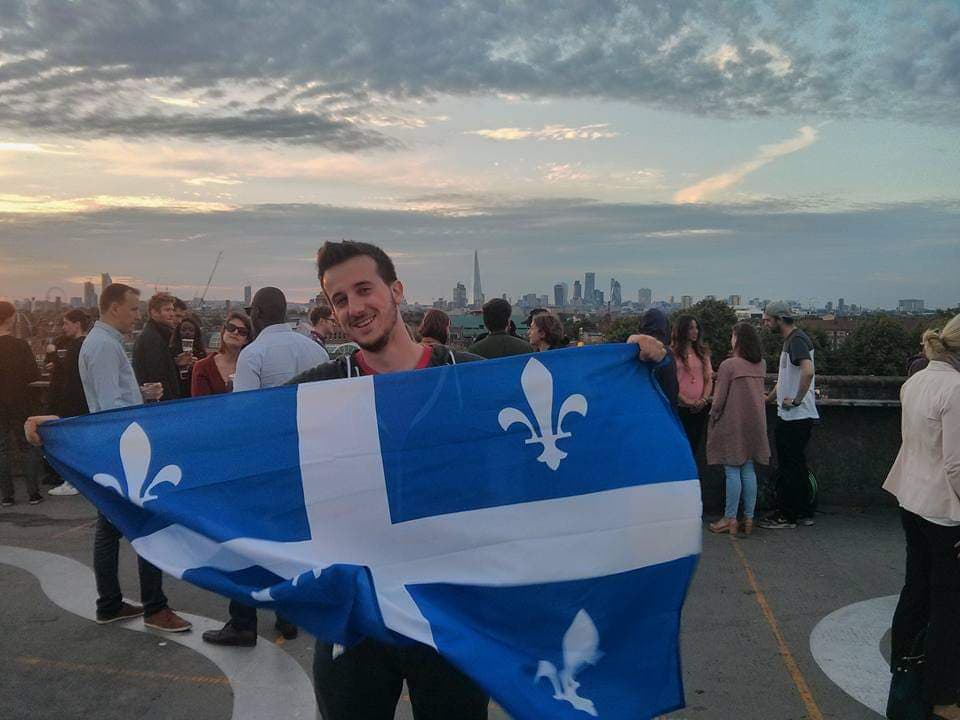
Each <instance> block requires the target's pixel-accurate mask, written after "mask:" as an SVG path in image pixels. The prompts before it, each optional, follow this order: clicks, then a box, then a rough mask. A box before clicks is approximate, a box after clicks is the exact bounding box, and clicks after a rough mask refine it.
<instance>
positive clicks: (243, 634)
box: [202, 623, 257, 647]
mask: <svg viewBox="0 0 960 720" xmlns="http://www.w3.org/2000/svg"><path fill="white" fill-rule="evenodd" d="M202 637H203V640H204V642H208V643H210V644H211V645H226V646H229V647H253V646H255V645H256V644H257V634H256V633H255V632H254V631H253V630H237V629H236V628H235V627H234V626H233V625H231V624H230V623H227V624H226V625H224V626H223V627H222V628H220V629H219V630H207V631H206V632H205V633H203V636H202Z"/></svg>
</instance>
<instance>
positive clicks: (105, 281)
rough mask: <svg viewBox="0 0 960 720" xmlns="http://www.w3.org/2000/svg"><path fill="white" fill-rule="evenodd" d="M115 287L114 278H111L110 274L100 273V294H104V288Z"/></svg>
mask: <svg viewBox="0 0 960 720" xmlns="http://www.w3.org/2000/svg"><path fill="white" fill-rule="evenodd" d="M110 285H113V278H111V277H110V273H100V292H101V293H102V292H103V290H104V288H106V287H109V286H110Z"/></svg>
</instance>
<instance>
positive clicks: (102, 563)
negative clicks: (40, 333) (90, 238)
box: [0, 241, 960, 720]
mask: <svg viewBox="0 0 960 720" xmlns="http://www.w3.org/2000/svg"><path fill="white" fill-rule="evenodd" d="M317 269H318V277H319V280H320V284H321V289H322V291H323V295H324V296H325V298H326V300H327V304H326V305H319V306H318V307H316V308H314V309H313V311H312V312H311V314H310V318H309V320H310V334H309V336H307V335H304V334H301V333H299V332H296V331H295V330H294V329H293V328H292V327H291V326H290V325H289V324H288V322H287V304H286V298H285V297H284V295H283V293H282V291H280V290H279V289H277V288H272V287H266V288H262V289H260V290H259V291H258V292H257V293H256V294H255V296H254V298H253V301H252V304H251V306H250V307H249V308H247V312H231V313H229V314H228V316H227V317H226V319H225V320H224V322H223V324H222V326H221V327H220V328H219V345H218V348H217V350H216V351H210V352H208V351H207V349H206V348H205V347H204V344H203V333H202V328H201V325H200V323H199V321H198V320H197V319H196V318H194V317H192V316H190V315H189V313H187V308H186V307H185V306H183V305H182V303H180V302H179V301H178V300H177V299H176V298H174V297H172V296H170V295H167V294H164V293H159V294H157V295H154V296H153V297H151V298H150V299H149V301H148V302H147V314H148V319H147V322H146V325H145V326H144V328H143V331H142V332H141V333H140V334H139V336H138V337H137V339H136V342H135V344H134V348H133V353H132V362H131V360H129V359H128V358H127V355H126V353H125V352H124V348H123V345H122V337H123V335H124V334H127V333H129V332H131V330H132V329H133V327H134V324H135V322H136V321H137V320H138V315H139V306H140V294H139V291H138V290H136V289H135V288H133V287H130V286H127V285H123V284H119V283H115V284H113V285H110V286H109V287H107V288H105V289H104V291H103V293H102V295H101V297H100V302H99V306H100V307H99V310H100V318H99V319H98V320H97V321H96V322H95V323H93V324H92V326H91V324H90V321H89V319H88V318H87V316H86V315H85V314H84V313H83V312H82V311H71V312H70V313H67V314H66V315H65V316H64V318H63V326H62V330H63V335H64V337H65V338H66V341H65V342H64V343H63V344H64V347H62V348H61V349H59V350H58V353H57V357H56V361H55V364H54V368H53V375H52V377H51V409H52V411H53V412H54V413H56V415H59V416H73V415H81V414H84V413H87V412H98V411H100V410H107V409H112V408H119V407H128V406H132V405H139V404H142V403H145V402H165V401H169V400H171V399H175V398H182V397H198V396H205V395H215V394H221V393H227V392H242V391H246V390H254V389H259V388H267V387H275V386H278V385H282V384H287V383H301V382H311V381H319V380H329V379H337V378H348V377H353V376H359V375H375V374H380V373H389V372H399V371H408V370H415V369H419V368H426V367H433V366H439V365H448V364H458V363H463V362H471V361H480V360H483V359H490V358H499V357H505V356H511V355H523V354H528V353H534V352H546V351H551V350H555V349H559V348H564V347H567V346H568V345H569V344H570V342H569V340H568V339H567V337H566V335H565V332H564V327H563V324H562V322H561V321H560V320H559V318H557V317H556V316H555V315H553V314H552V313H551V312H549V311H548V310H546V309H537V310H535V311H533V312H532V313H531V314H530V316H529V317H528V318H527V325H528V327H529V330H528V333H527V338H526V340H525V339H523V338H522V337H519V336H518V333H517V330H516V326H515V324H514V323H513V321H512V320H511V315H512V310H513V309H512V307H511V305H510V303H509V302H507V301H506V300H502V299H494V300H490V301H488V302H487V303H485V304H484V305H483V322H484V325H485V327H486V331H487V332H486V333H485V335H484V336H482V337H480V338H479V339H477V341H476V342H474V343H473V344H472V345H470V346H469V347H468V348H467V350H466V351H459V350H454V349H451V348H450V347H449V345H448V343H449V341H450V318H449V317H448V316H447V315H446V314H445V313H444V312H442V311H440V310H430V311H428V312H427V313H426V314H425V316H424V318H423V321H422V323H421V324H420V325H419V327H417V328H410V327H407V326H406V325H405V324H404V322H403V319H402V317H401V314H400V310H399V308H400V304H401V301H402V299H403V295H404V286H403V284H402V282H401V281H400V280H399V279H398V277H397V274H396V270H395V268H394V265H393V262H392V261H391V259H390V258H389V256H387V254H386V253H384V252H383V251H382V250H381V249H380V248H378V247H376V246H373V245H369V244H366V243H359V242H350V241H344V242H335V243H330V242H328V243H326V244H325V245H324V246H323V247H322V248H321V249H320V251H319V252H318V257H317ZM13 316H14V309H13V306H12V305H10V304H9V303H4V302H0V361H2V363H3V366H4V368H5V369H6V368H9V371H5V372H4V373H3V375H2V387H0V390H2V391H3V395H2V401H0V410H2V415H0V419H2V422H3V425H2V427H0V429H2V433H0V493H2V502H3V504H4V505H9V504H12V503H13V502H14V490H13V484H12V477H11V461H10V450H11V448H12V447H16V448H17V449H19V451H20V453H21V455H22V457H23V458H24V468H25V477H26V483H27V492H28V500H29V502H39V501H41V500H42V496H41V495H40V494H39V484H38V478H39V473H40V472H41V470H40V464H41V457H40V455H39V453H38V452H37V451H36V449H35V448H34V446H33V445H31V444H28V443H27V441H26V439H25V438H29V439H30V440H31V442H32V443H34V444H39V442H40V441H39V436H38V434H37V432H36V428H37V425H38V424H41V423H42V422H43V421H45V420H46V419H48V417H46V416H45V417H40V418H30V419H27V415H28V413H29V407H28V401H27V399H26V392H25V390H24V388H26V386H28V385H29V383H30V382H32V381H34V380H35V379H36V378H37V376H38V368H37V364H36V362H35V360H34V358H33V355H32V354H31V353H30V351H29V348H27V347H26V345H25V343H23V341H20V340H17V339H16V338H14V337H12V335H11V334H10V329H11V327H12V322H13V320H12V318H13ZM763 323H764V326H765V327H766V328H767V329H768V330H770V331H771V332H774V333H777V334H779V335H780V336H781V338H782V340H783V349H782V352H781V355H780V362H779V367H778V371H777V382H776V384H775V386H774V387H773V389H772V390H771V391H769V392H767V391H766V389H765V378H766V367H765V363H764V360H763V353H762V346H761V340H760V336H759V333H758V331H757V329H756V328H755V327H754V326H753V325H751V324H749V323H738V324H737V325H736V326H735V327H734V328H733V331H732V336H731V346H732V351H731V355H730V357H728V358H726V359H724V360H723V362H722V363H720V365H719V367H718V368H717V371H716V373H715V372H714V369H713V367H712V363H711V356H710V351H709V348H707V347H705V346H704V344H703V341H702V336H703V328H701V327H700V325H699V323H698V321H697V319H696V318H694V317H692V316H688V315H681V316H679V317H677V318H675V319H674V321H673V322H672V323H671V322H670V319H669V318H668V317H666V316H665V315H664V314H663V313H662V312H661V311H660V310H658V309H651V310H648V311H647V312H646V314H645V315H644V316H643V317H642V319H641V322H640V324H639V327H638V328H637V334H635V335H632V336H630V338H629V339H628V342H630V343H634V344H636V345H637V346H638V354H639V356H640V358H641V359H643V360H647V361H651V362H653V363H655V368H654V371H653V374H654V377H655V378H656V380H657V385H658V386H659V389H660V391H661V392H662V393H663V395H664V397H665V398H666V401H667V402H668V403H669V404H670V406H671V408H673V410H674V411H675V412H676V415H677V420H678V423H679V425H680V426H682V428H683V430H684V432H685V434H686V437H687V440H688V441H689V444H690V447H691V450H692V451H693V453H694V455H699V454H700V451H701V446H702V445H703V444H704V438H705V437H706V447H705V457H706V461H707V462H708V463H709V464H713V465H722V466H723V469H724V474H725V478H726V506H725V509H724V514H723V517H722V518H720V519H719V520H718V521H717V522H714V523H711V524H710V525H709V529H710V530H711V531H713V532H716V533H729V534H743V535H749V534H751V533H752V532H753V531H754V516H755V512H756V504H757V466H758V465H768V464H769V463H770V459H771V448H770V444H769V442H768V439H767V438H768V432H767V412H766V404H767V403H773V404H775V405H776V408H777V415H778V420H777V424H776V428H775V430H774V438H775V448H776V453H777V458H778V472H777V475H776V477H777V482H776V485H777V497H778V505H777V507H776V510H775V511H774V512H773V513H772V514H771V515H770V516H769V517H767V518H766V519H764V520H759V521H758V522H757V526H759V527H763V528H768V529H784V528H796V527H797V525H812V524H813V510H814V508H813V502H814V500H815V498H814V497H813V494H812V493H811V485H810V479H809V469H808V467H807V463H806V447H807V444H808V442H809V440H810V436H811V432H812V428H813V426H814V424H815V423H816V421H817V419H818V412H817V407H816V401H815V357H814V355H815V350H814V346H813V343H812V342H811V341H810V339H809V337H808V336H807V335H806V334H805V333H804V332H803V330H801V329H800V328H798V327H797V326H796V324H795V319H794V317H793V315H792V313H791V311H790V308H789V307H788V306H787V305H786V304H785V303H780V302H774V303H771V304H770V305H768V307H767V308H766V311H765V313H764V318H763ZM671 325H672V331H671ZM337 328H339V329H340V331H342V333H343V334H344V335H345V336H346V338H347V339H348V340H349V341H351V342H352V343H354V344H356V346H357V348H358V349H356V350H355V351H353V352H351V353H347V354H343V355H341V356H339V357H337V358H335V359H333V360H331V359H330V355H329V354H328V352H327V349H326V341H327V339H328V338H329V337H330V336H331V334H332V333H333V331H334V330H336V329H337ZM924 350H925V354H926V357H927V359H928V360H929V361H930V362H929V365H928V366H927V367H926V368H924V369H922V370H920V371H919V372H917V373H916V374H915V375H914V376H913V377H912V378H911V379H910V380H909V381H908V382H907V383H906V384H905V385H904V388H903V407H904V419H903V448H902V449H901V452H900V456H899V457H898V459H897V464H896V465H895V466H894V468H893V470H892V471H891V473H890V477H889V478H888V480H887V484H886V486H885V487H887V488H888V489H889V490H890V491H891V492H893V493H894V494H895V495H896V496H897V498H898V500H899V501H900V504H901V506H902V508H903V509H902V517H903V524H904V529H905V532H906V535H907V549H908V564H907V582H906V585H905V587H904V590H903V595H902V596H901V602H900V607H898V610H897V620H896V621H895V624H894V651H895V656H896V655H897V653H900V652H902V651H905V649H907V650H909V649H910V647H911V644H912V643H913V641H914V639H915V638H916V637H917V635H918V633H919V632H920V630H921V629H922V628H928V626H929V629H928V631H927V637H928V641H927V642H928V655H929V656H930V657H932V658H936V663H937V667H938V668H941V670H940V671H939V672H938V673H932V674H930V675H929V677H928V688H927V691H928V694H929V697H930V699H931V702H932V703H933V704H938V705H943V703H941V702H940V701H941V700H942V701H944V702H946V701H951V702H955V701H956V700H958V699H960V697H957V691H958V689H960V671H958V668H960V564H958V563H957V558H956V547H955V546H956V545H957V544H958V543H960V455H958V453H960V318H954V320H952V321H951V322H950V323H949V324H948V325H947V327H946V328H945V329H944V330H943V331H941V332H939V333H934V332H932V331H931V332H928V333H927V335H925V336H924ZM24 421H26V424H25V428H26V433H24V432H23V431H22V430H21V428H22V427H24ZM50 492H51V494H54V495H66V494H72V493H75V492H76V491H75V489H73V488H71V487H70V486H69V485H67V484H64V485H62V486H60V487H58V488H54V489H53V490H51V491H50ZM119 540H120V532H119V531H118V530H117V529H116V527H114V526H113V525H112V523H110V521H109V520H107V519H106V518H105V517H104V516H103V515H99V517H98V520H97V526H96V534H95V539H94V572H95V575H96V581H97V591H98V600H97V622H99V623H111V622H114V621H118V620H125V619H129V618H132V617H136V616H140V615H142V616H143V617H144V622H145V624H147V625H149V626H150V627H153V628H155V629H158V630H163V631H168V632H182V631H186V630H188V629H189V628H190V623H189V622H187V621H186V620H184V619H183V618H182V617H180V616H179V615H177V614H176V613H175V612H174V611H173V610H171V609H170V608H169V606H168V604H167V599H166V597H165V595H164V594H163V588H162V575H161V573H160V571H159V570H158V569H157V568H155V567H154V566H152V565H151V564H150V563H149V562H147V561H145V560H142V559H141V560H140V561H139V571H140V586H141V587H140V591H141V602H142V604H141V605H137V604H133V603H129V602H127V601H125V600H124V599H123V595H122V592H121V589H120V585H119V581H118V573H117V557H118V548H119ZM950 560H952V563H951V562H949V561H950ZM934 627H936V632H934ZM276 628H277V630H278V631H280V632H281V634H282V635H283V636H284V637H286V638H293V637H296V636H297V632H298V630H297V628H296V627H295V626H294V625H293V624H292V623H289V622H288V621H286V620H285V619H284V618H282V617H280V616H278V617H277V619H276ZM203 639H204V640H205V641H206V642H209V643H213V644H218V645H228V646H252V645H255V644H256V642H257V611H256V609H255V608H253V607H251V606H248V605H245V604H243V603H240V602H237V601H231V602H230V605H229V620H228V621H227V622H226V623H225V625H224V626H223V627H222V628H221V629H219V630H214V631H208V632H205V633H204V634H203ZM314 680H315V688H316V695H317V702H318V704H319V707H320V710H321V713H322V715H323V717H324V718H326V719H327V720H339V719H341V718H343V719H346V718H350V719H354V718H384V719H386V718H392V717H393V713H394V709H395V706H396V703H397V701H398V699H399V696H400V692H401V687H402V684H403V682H404V680H406V682H407V684H408V686H409V692H410V698H411V702H412V704H413V706H414V714H415V717H417V718H419V719H420V720H423V719H424V718H428V719H429V718H445V717H459V718H466V719H467V720H469V719H470V718H484V717H486V714H487V702H488V698H487V697H486V695H485V694H484V693H483V692H482V691H481V690H480V689H479V688H478V687H476V686H475V685H474V684H473V683H472V681H470V680H469V678H467V677H466V676H465V675H463V674H462V673H460V671H459V670H457V669H456V668H454V667H453V666H451V665H450V664H449V663H447V662H446V661H445V660H443V659H442V658H441V657H440V656H439V655H438V654H437V653H436V652H435V651H433V650H432V649H430V648H428V647H425V646H420V645H414V646H412V647H403V648H399V647H393V646H388V645H385V644H381V643H378V642H375V641H373V640H369V639H368V640H365V641H363V642H361V643H360V644H359V645H357V646H354V647H351V648H346V649H345V648H343V647H340V646H335V645H331V644H326V643H323V642H318V644H317V648H316V654H315V657H314ZM951 693H952V694H951ZM951 698H952V700H951ZM941 710H942V717H947V718H954V717H957V716H956V715H950V714H949V712H950V710H949V708H948V709H946V710H943V709H942V708H941Z"/></svg>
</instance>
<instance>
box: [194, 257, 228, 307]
mask: <svg viewBox="0 0 960 720" xmlns="http://www.w3.org/2000/svg"><path fill="white" fill-rule="evenodd" d="M222 257H223V250H221V251H220V252H218V253H217V259H216V261H215V262H214V263H213V270H211V271H210V277H208V278H207V286H206V287H205V288H203V294H202V295H201V296H200V307H203V301H204V300H205V299H206V297H207V291H208V290H209V289H210V283H212V282H213V274H214V273H215V272H216V271H217V266H218V265H219V264H220V258H222Z"/></svg>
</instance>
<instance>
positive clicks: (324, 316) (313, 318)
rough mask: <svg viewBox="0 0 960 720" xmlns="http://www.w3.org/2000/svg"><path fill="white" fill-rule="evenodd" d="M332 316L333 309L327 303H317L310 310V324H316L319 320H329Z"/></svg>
mask: <svg viewBox="0 0 960 720" xmlns="http://www.w3.org/2000/svg"><path fill="white" fill-rule="evenodd" d="M332 316H333V310H331V309H330V306H329V305H317V306H316V307H315V308H314V309H313V310H311V311H310V324H311V325H316V324H317V323H318V322H320V321H321V320H329V319H330V318H331V317H332Z"/></svg>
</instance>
